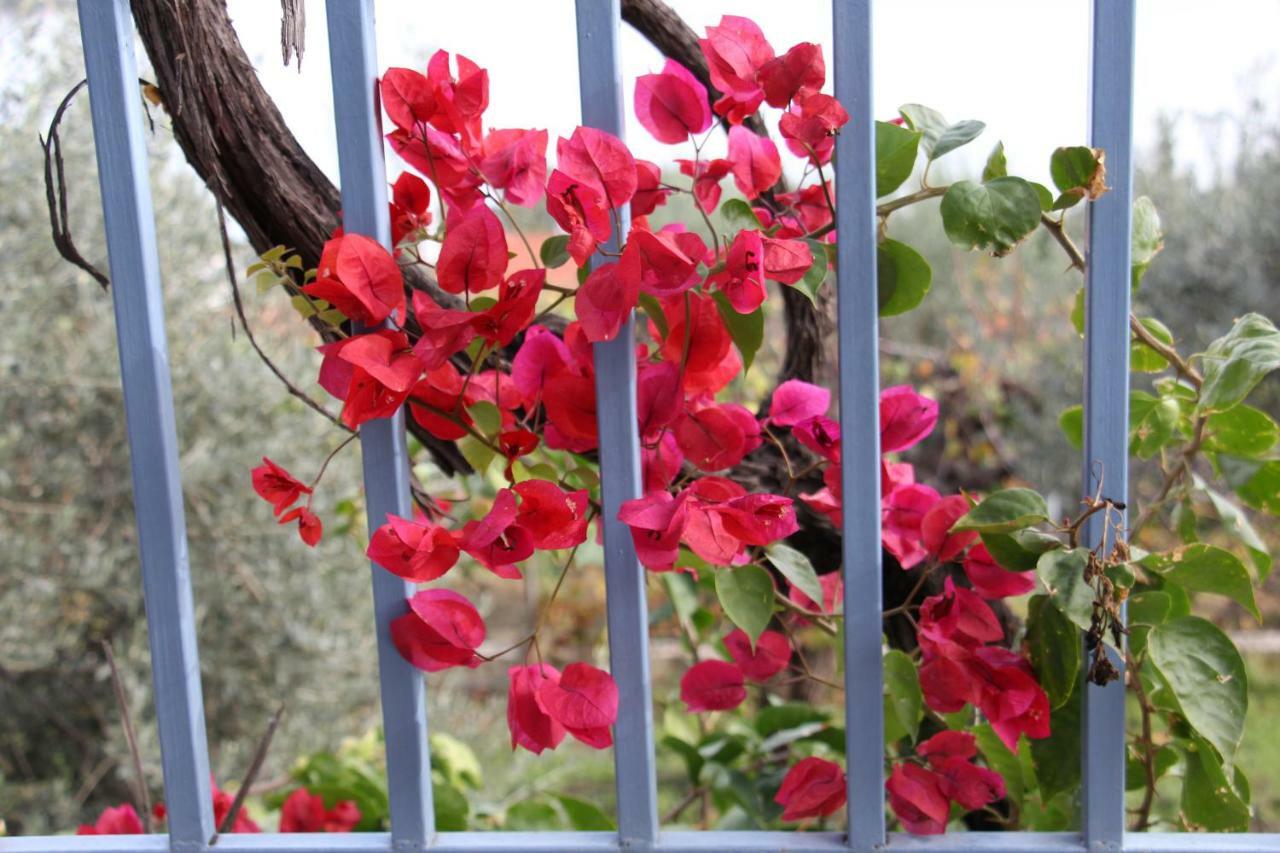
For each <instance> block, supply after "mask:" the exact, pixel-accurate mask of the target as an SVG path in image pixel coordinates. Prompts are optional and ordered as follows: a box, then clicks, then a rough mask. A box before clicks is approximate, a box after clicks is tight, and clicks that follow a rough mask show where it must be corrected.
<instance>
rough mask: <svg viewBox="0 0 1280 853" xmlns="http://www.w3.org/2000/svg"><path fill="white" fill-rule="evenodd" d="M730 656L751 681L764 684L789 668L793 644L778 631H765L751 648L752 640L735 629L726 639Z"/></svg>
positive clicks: (726, 646) (725, 643)
mask: <svg viewBox="0 0 1280 853" xmlns="http://www.w3.org/2000/svg"><path fill="white" fill-rule="evenodd" d="M724 647H725V648H726V649H728V650H729V656H730V657H731V658H733V662H734V663H736V664H737V665H738V668H739V669H741V670H742V674H743V675H744V676H746V678H747V679H749V680H750V681H759V682H764V681H768V680H769V679H770V678H773V677H774V676H775V675H777V674H778V673H780V672H782V671H783V670H784V669H786V668H787V663H788V662H789V661H790V660H791V643H789V642H788V641H787V638H786V636H785V635H783V634H781V633H779V632H778V631H765V632H764V633H762V634H761V635H760V639H758V640H756V645H755V648H754V649H752V648H751V638H750V637H748V636H747V632H746V631H743V630H742V629H741V628H735V629H734V630H733V631H731V632H730V633H729V634H728V636H726V637H725V638H724Z"/></svg>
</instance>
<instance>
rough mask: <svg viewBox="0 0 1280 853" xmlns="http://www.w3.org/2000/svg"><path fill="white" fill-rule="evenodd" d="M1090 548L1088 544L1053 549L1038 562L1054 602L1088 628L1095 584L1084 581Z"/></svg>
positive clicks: (1083, 627) (1038, 570) (1067, 615)
mask: <svg viewBox="0 0 1280 853" xmlns="http://www.w3.org/2000/svg"><path fill="white" fill-rule="evenodd" d="M1088 563H1089V552H1088V551H1087V550H1086V549H1084V548H1072V549H1070V550H1066V551H1050V552H1049V553H1047V554H1045V555H1044V556H1042V557H1041V558H1040V560H1039V562H1038V563H1037V564H1036V574H1038V575H1039V576H1040V581H1041V582H1042V583H1043V584H1044V585H1045V588H1046V589H1048V590H1049V598H1050V599H1051V600H1052V601H1053V606H1054V607H1056V608H1058V612H1060V613H1061V614H1062V615H1063V616H1066V617H1067V618H1068V619H1070V620H1071V621H1072V622H1073V623H1075V625H1076V627H1078V628H1080V629H1081V630H1082V631H1088V630H1089V628H1090V626H1091V624H1092V622H1093V597H1094V592H1093V587H1092V586H1090V585H1089V584H1087V583H1085V581H1084V570H1085V566H1087V565H1088Z"/></svg>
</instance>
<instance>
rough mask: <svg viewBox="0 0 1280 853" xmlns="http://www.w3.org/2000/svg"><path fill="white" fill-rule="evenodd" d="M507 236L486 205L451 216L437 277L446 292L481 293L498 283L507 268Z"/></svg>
mask: <svg viewBox="0 0 1280 853" xmlns="http://www.w3.org/2000/svg"><path fill="white" fill-rule="evenodd" d="M507 260H508V257H507V238H506V235H505V234H504V233H503V231H502V223H501V222H499V221H498V217H496V216H494V215H493V212H492V211H490V210H489V208H488V207H487V206H486V205H483V204H477V205H475V206H474V207H472V208H471V209H470V210H468V211H465V212H454V213H453V214H451V215H450V216H449V226H448V230H447V231H446V232H445V237H444V243H443V244H442V245H441V246H440V257H439V259H438V260H437V262H436V277H437V279H439V281H440V289H441V290H443V291H445V292H446V293H462V292H464V291H465V292H468V293H480V292H482V291H485V290H488V289H489V288H491V287H497V286H498V284H499V283H500V282H501V281H502V277H503V275H505V274H506V271H507Z"/></svg>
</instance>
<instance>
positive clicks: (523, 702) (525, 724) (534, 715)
mask: <svg viewBox="0 0 1280 853" xmlns="http://www.w3.org/2000/svg"><path fill="white" fill-rule="evenodd" d="M507 682H508V689H507V728H508V729H509V730H510V731H511V749H512V750H514V749H515V748H516V747H517V746H523V747H524V748H525V749H527V750H529V751H530V752H532V753H533V754H535V755H541V754H542V751H543V750H544V749H555V748H556V747H557V746H559V745H560V742H561V741H563V740H564V735H565V731H564V726H563V725H561V724H560V723H559V722H557V721H556V720H555V719H553V718H552V717H551V716H549V715H548V714H547V712H545V711H543V710H542V707H541V706H540V705H539V704H538V700H537V694H538V689H539V688H540V687H541V686H542V685H543V684H559V683H560V671H559V670H558V669H556V668H555V667H553V666H551V664H547V663H541V664H534V665H532V666H513V667H511V668H509V669H508V670H507Z"/></svg>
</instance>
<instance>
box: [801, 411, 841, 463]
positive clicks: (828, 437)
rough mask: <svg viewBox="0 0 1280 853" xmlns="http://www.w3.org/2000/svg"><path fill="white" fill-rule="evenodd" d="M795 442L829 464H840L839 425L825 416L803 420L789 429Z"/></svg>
mask: <svg viewBox="0 0 1280 853" xmlns="http://www.w3.org/2000/svg"><path fill="white" fill-rule="evenodd" d="M791 434H792V435H793V436H795V439H796V441H798V442H800V443H801V444H803V445H804V446H805V447H807V448H809V449H810V450H812V451H813V452H814V453H816V454H818V455H819V456H821V457H823V458H824V459H826V460H827V461H829V462H834V463H836V464H839V463H840V455H841V449H840V424H839V423H838V422H836V421H833V420H832V419H831V418H829V417H827V416H826V415H815V416H814V417H811V418H805V419H804V420H802V421H800V422H799V423H797V424H796V425H795V426H793V427H792V428H791Z"/></svg>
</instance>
